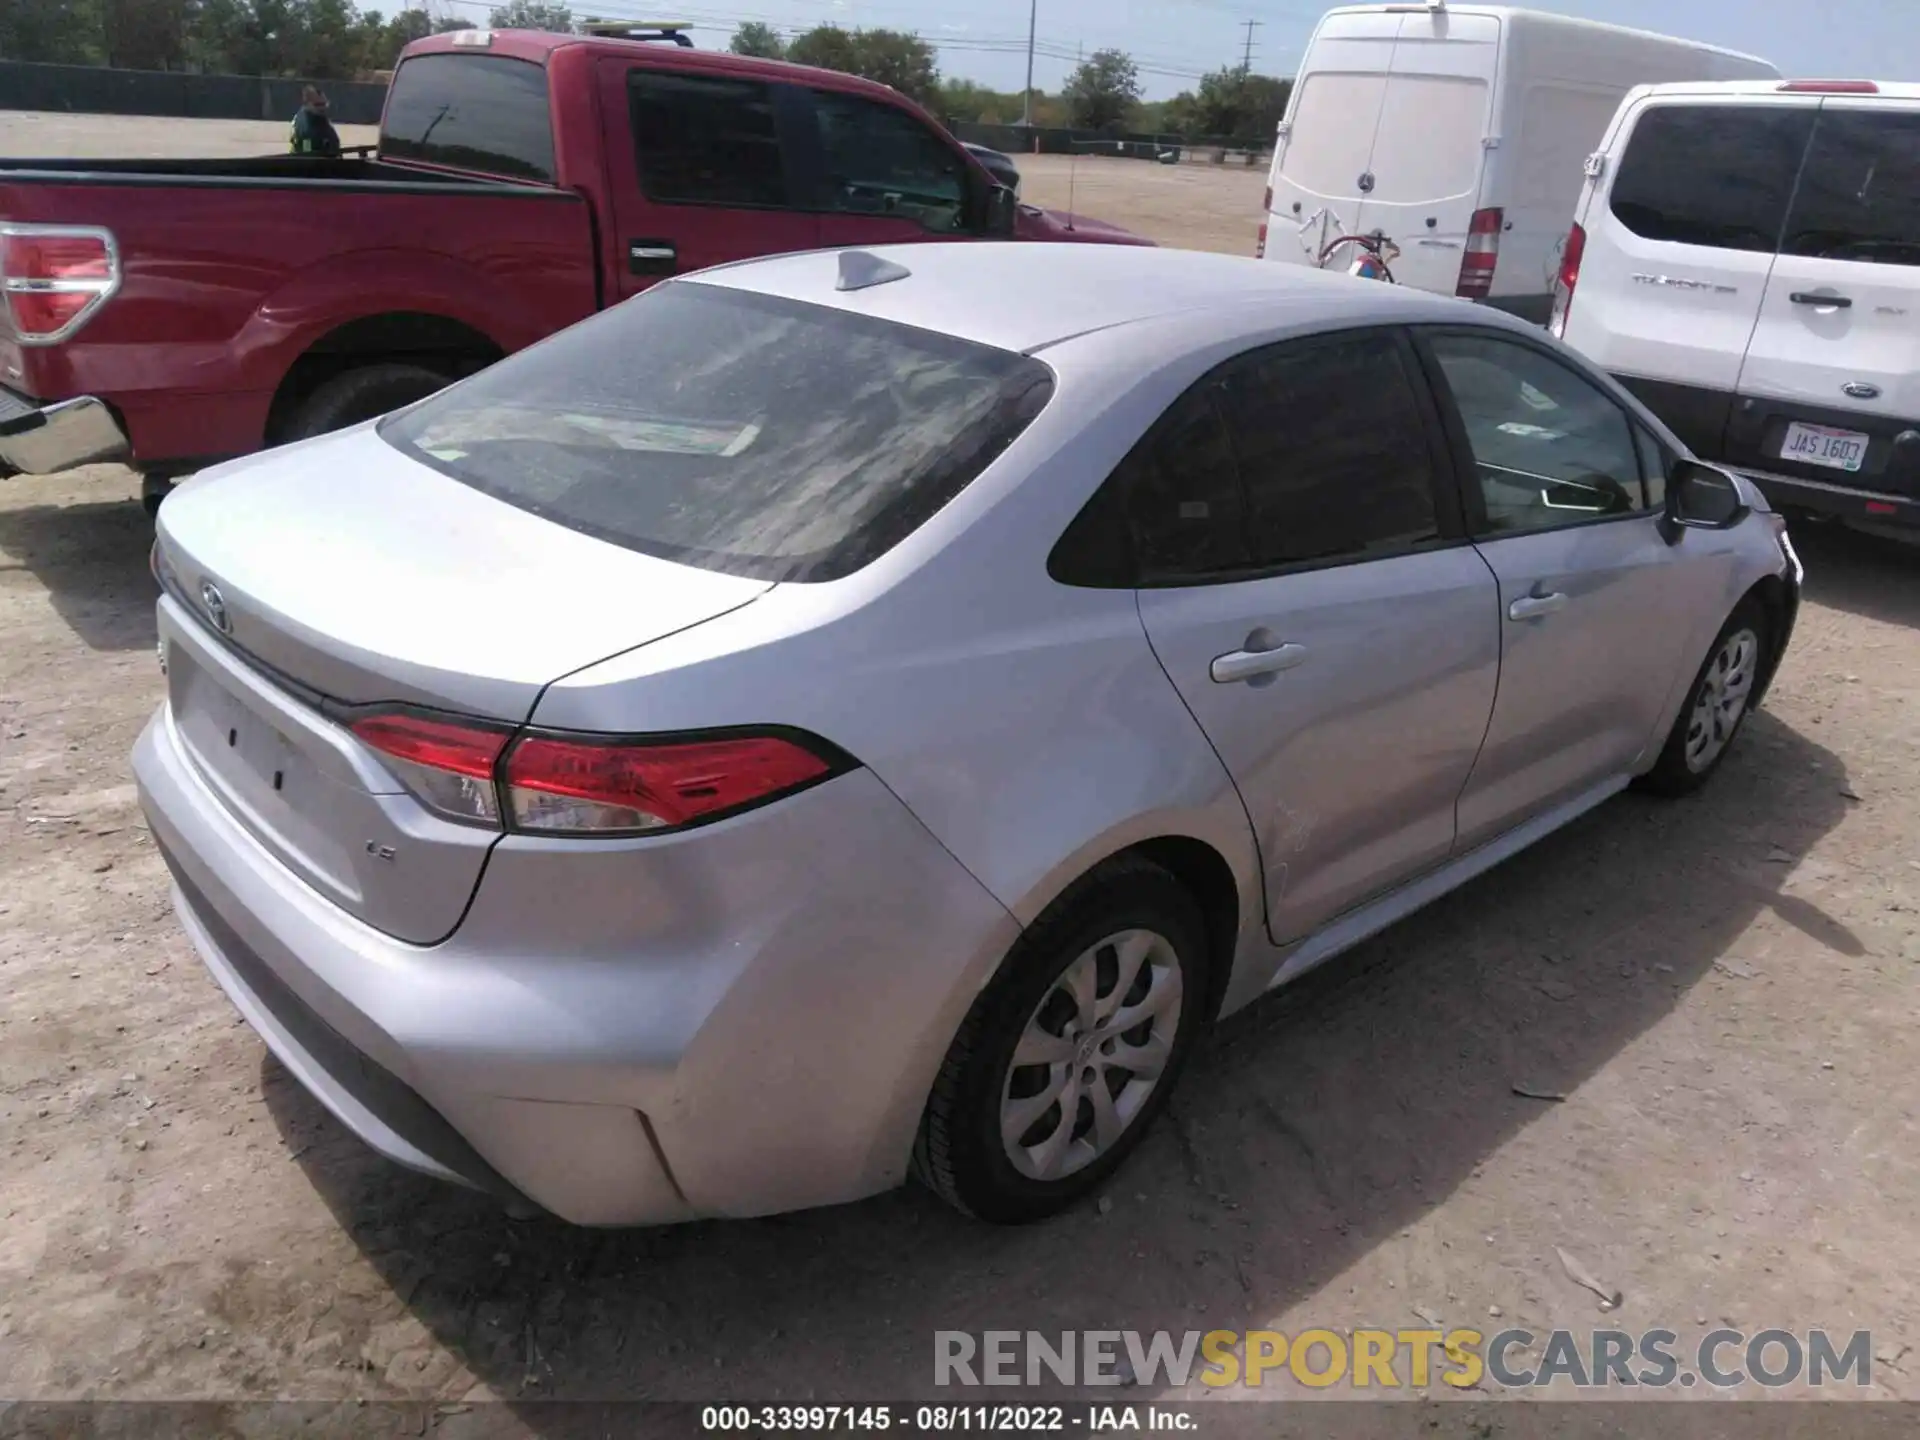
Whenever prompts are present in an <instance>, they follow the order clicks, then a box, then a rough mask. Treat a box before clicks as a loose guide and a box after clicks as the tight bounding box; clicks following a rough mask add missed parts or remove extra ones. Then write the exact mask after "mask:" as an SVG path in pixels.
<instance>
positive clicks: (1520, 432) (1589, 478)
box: [1429, 333, 1647, 534]
mask: <svg viewBox="0 0 1920 1440" xmlns="http://www.w3.org/2000/svg"><path fill="white" fill-rule="evenodd" d="M1429 343H1430V344H1431V346H1432V348H1433V354H1434V357H1435V359H1437V360H1438V361H1439V362H1440V369H1441V371H1442V372H1443V373H1444V374H1445V376H1446V380H1447V388H1448V389H1449V390H1450V391H1451V392H1452V398H1453V403H1454V405H1455V407H1456V408H1457V409H1458V411H1459V415H1460V422H1461V425H1462V426H1463V427H1464V428H1465V430H1466V434H1467V443H1468V445H1469V446H1470V447H1471V448H1472V451H1473V463H1474V471H1475V475H1476V478H1477V480H1478V482H1479V492H1480V499H1481V501H1482V504H1483V506H1484V509H1485V512H1486V524H1485V527H1484V528H1485V530H1486V531H1487V532H1490V533H1493V534H1504V533H1509V532H1514V531H1525V530H1551V529H1556V528H1558V527H1560V526H1563V525H1571V524H1577V523H1580V522H1582V521H1587V520H1594V519H1600V518H1603V517H1606V516H1614V515H1632V514H1637V513H1639V512H1641V511H1644V510H1645V509H1646V508H1647V490H1646V486H1645V484H1644V482H1643V481H1642V479H1641V474H1640V467H1641V461H1640V451H1639V443H1638V442H1637V441H1636V439H1635V436H1634V427H1633V426H1632V425H1631V424H1630V422H1629V421H1628V419H1627V413H1626V411H1625V410H1623V409H1621V407H1620V406H1619V405H1618V404H1616V403H1615V402H1614V400H1613V398H1612V397H1611V396H1609V395H1608V394H1606V393H1605V392H1604V391H1602V390H1601V389H1600V388H1599V387H1598V386H1596V385H1594V384H1593V383H1592V382H1591V381H1590V380H1587V379H1585V378H1584V377H1582V376H1580V375H1578V374H1576V373H1575V372H1574V371H1573V370H1570V369H1569V368H1567V367H1566V366H1565V365H1562V364H1561V363H1560V362H1559V361H1558V360H1555V359H1553V358H1552V357H1551V356H1549V355H1547V354H1545V353H1543V352H1542V351H1539V350H1536V349H1534V348H1533V347H1532V346H1530V345H1523V344H1520V343H1518V342H1515V341H1512V340H1506V339H1502V338H1500V337H1499V336H1494V335H1463V334H1458V333H1455V334H1441V335H1436V336H1434V337H1432V339H1431V340H1430V342H1429Z"/></svg>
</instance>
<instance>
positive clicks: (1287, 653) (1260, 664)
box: [1207, 645, 1307, 685]
mask: <svg viewBox="0 0 1920 1440" xmlns="http://www.w3.org/2000/svg"><path fill="white" fill-rule="evenodd" d="M1306 661H1307V647H1306V646H1304V645H1276V646H1275V647H1274V648H1273V649H1271V650H1233V651H1229V652H1228V653H1227V654H1225V655H1216V656H1214V658H1213V665H1212V666H1211V668H1210V669H1209V670H1208V672H1207V673H1208V674H1210V675H1212V676H1213V683H1214V684H1216V685H1232V684H1235V683H1236V682H1238V681H1241V680H1251V679H1253V678H1254V677H1255V676H1259V675H1277V674H1279V673H1280V672H1281V671H1282V670H1291V669H1293V667H1294V666H1296V665H1304V664H1306Z"/></svg>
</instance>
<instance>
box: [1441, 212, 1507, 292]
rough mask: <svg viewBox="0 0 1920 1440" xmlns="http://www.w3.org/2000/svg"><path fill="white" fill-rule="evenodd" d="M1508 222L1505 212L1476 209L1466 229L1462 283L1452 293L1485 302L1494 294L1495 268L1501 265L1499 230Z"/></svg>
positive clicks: (1461, 266) (1461, 262) (1462, 261)
mask: <svg viewBox="0 0 1920 1440" xmlns="http://www.w3.org/2000/svg"><path fill="white" fill-rule="evenodd" d="M1506 223H1507V212H1506V211H1504V210H1499V209H1494V210H1476V211H1474V212H1473V221H1472V223H1470V224H1469V225H1468V226H1467V251H1466V253H1465V254H1464V255H1462V256H1461V257H1460V283H1459V284H1458V285H1456V286H1454V289H1453V293H1454V294H1456V295H1458V296H1461V297H1462V298H1463V299H1467V300H1484V299H1486V298H1487V296H1488V295H1490V294H1492V293H1493V267H1494V266H1496V265H1498V264H1499V263H1500V230H1501V227H1502V226H1504V225H1505V224H1506Z"/></svg>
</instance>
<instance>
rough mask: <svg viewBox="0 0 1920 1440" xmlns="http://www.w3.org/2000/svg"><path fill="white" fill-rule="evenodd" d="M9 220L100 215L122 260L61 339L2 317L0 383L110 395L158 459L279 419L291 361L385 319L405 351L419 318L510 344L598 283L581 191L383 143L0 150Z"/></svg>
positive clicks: (124, 422)
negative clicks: (187, 156) (335, 153)
mask: <svg viewBox="0 0 1920 1440" xmlns="http://www.w3.org/2000/svg"><path fill="white" fill-rule="evenodd" d="M8 221H13V222H28V223H38V224H47V225H77V226H92V227H101V228H104V229H106V230H108V231H110V232H112V235H113V239H114V244H115V246H116V248H117V250H118V253H119V256H120V258H121V264H122V278H121V281H120V285H119V288H118V290H117V291H116V292H115V293H114V294H113V295H112V297H111V298H110V299H109V300H108V301H107V302H106V303H105V304H104V306H103V307H102V308H101V310H100V311H99V313H98V314H97V315H96V316H94V317H93V318H92V319H91V320H89V321H88V322H87V323H86V324H85V326H84V327H83V328H82V329H81V330H80V331H79V333H78V334H76V335H75V336H73V338H71V339H69V340H66V341H64V342H62V343H60V344H57V345H52V346H26V345H21V344H19V343H18V342H16V341H15V340H14V339H12V338H11V337H10V336H9V335H8V334H6V333H5V331H4V329H0V386H3V387H5V388H6V389H8V390H11V391H13V392H15V393H16V395H19V396H24V397H26V398H28V399H49V398H61V397H65V396H70V395H93V396H98V397H100V398H102V399H103V400H105V401H106V402H107V403H108V404H109V405H110V406H111V407H112V409H113V410H114V412H115V413H116V414H117V415H118V417H119V419H120V423H121V426H122V428H123V430H124V431H125V433H126V436H127V439H128V441H129V443H130V446H131V449H132V457H131V458H132V459H133V461H134V463H135V464H137V465H139V466H141V467H142V468H147V469H158V470H169V469H180V468H191V467H192V466H194V465H197V464H199V463H203V462H205V461H209V460H214V459H219V458H222V457H225V456H228V455H238V454H243V453H246V452H248V451H251V450H256V449H259V448H260V447H261V446H262V445H264V444H270V443H274V441H275V440H276V439H277V438H283V437H279V436H277V435H276V434H275V426H274V422H275V419H276V416H277V415H278V414H280V413H283V412H284V409H285V403H286V397H287V395H288V393H289V384H290V381H291V383H293V384H296V385H297V384H298V383H299V382H300V380H301V378H302V376H303V375H310V374H311V373H312V369H313V367H315V366H321V367H324V365H325V364H326V360H325V357H326V355H328V354H329V353H332V352H345V351H348V350H351V349H353V348H355V347H356V346H358V347H361V348H366V342H367V341H368V339H369V336H370V335H374V336H376V337H377V339H378V341H379V343H378V344H377V345H375V346H373V347H372V348H375V349H377V350H380V351H381V352H383V353H388V354H391V355H392V356H393V358H395V359H396V360H404V359H405V358H406V353H407V349H408V344H409V340H408V337H409V336H410V335H414V334H418V335H421V336H425V337H427V338H428V339H429V340H430V341H431V342H432V345H433V346H434V347H441V346H443V345H444V344H445V343H446V342H447V337H448V336H460V337H464V345H465V348H466V349H468V350H469V351H470V352H472V353H473V354H475V355H476V356H484V355H488V354H490V355H492V356H493V357H495V358H497V356H498V355H502V354H508V353H511V352H512V351H514V350H518V349H520V348H521V347H523V346H525V345H529V344H531V343H533V342H534V341H535V340H538V339H541V338H542V337H544V336H547V335H550V334H552V333H553V332H554V331H555V330H558V329H561V328H563V327H564V326H567V325H570V324H572V323H573V322H575V321H576V320H580V319H583V318H585V317H586V316H587V315H590V314H592V313H593V311H594V310H595V309H597V308H598V306H599V300H600V295H599V291H600V281H599V259H598V246H599V240H598V236H597V234H596V229H595V225H594V221H593V217H592V213H591V209H590V207H589V205H588V204H587V202H586V201H585V200H584V199H582V198H581V197H580V196H579V195H577V194H574V193H573V192H571V191H566V190H561V189H558V188H556V187H552V186H546V185H532V184H524V183H520V182H516V181H511V180H489V179H485V178H476V177H473V176H469V175H462V174H458V173H451V172H446V171H437V170H433V169H429V168H426V167H417V166H413V165H407V164H395V163H389V162H383V161H380V160H376V159H341V160H331V161H329V160H317V161H316V160H313V159H310V158H307V157H302V156H292V155H285V156H280V155H269V156H261V157H259V158H254V159H243V160H196V161H180V160H43V159H26V160H22V159H12V160H7V161H0V224H4V223H6V222H8ZM156 342H159V343H156ZM423 343H424V342H423ZM481 363H484V359H482V362H481ZM296 365H300V366H304V367H307V368H306V370H305V371H301V372H296V370H295V367H296ZM276 405H278V406H279V409H278V410H277V409H276Z"/></svg>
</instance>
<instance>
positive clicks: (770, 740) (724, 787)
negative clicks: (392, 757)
mask: <svg viewBox="0 0 1920 1440" xmlns="http://www.w3.org/2000/svg"><path fill="white" fill-rule="evenodd" d="M836 768H837V767H836V765H835V763H834V761H832V760H829V759H827V758H825V757H823V756H822V755H821V754H819V753H817V752H816V751H814V750H813V749H812V748H810V747H809V746H807V745H804V744H801V743H799V742H798V741H796V740H793V739H789V738H787V737H786V736H783V735H737V736H725V737H720V738H715V739H711V740H690V741H675V742H670V743H664V744H656V743H650V742H627V741H620V740H599V739H578V740H575V739H562V738H559V737H554V736H545V735H531V736H528V737H527V738H526V739H524V740H522V741H520V742H519V743H518V744H517V745H515V746H514V747H513V750H512V752H511V753H509V754H508V756H507V763H506V773H505V776H504V782H505V786H506V792H507V801H508V804H509V806H510V807H511V820H512V823H513V827H514V828H515V829H516V830H539V831H557V832H562V833H576V834H577V833H580V832H583V831H584V832H595V831H598V832H608V831H613V832H620V831H628V832H632V831H649V830H667V829H673V828H675V827H678V826H681V825H692V824H695V823H697V822H699V821H702V820H712V819H715V818H717V817H718V816H721V815H724V814H727V813H728V812H730V811H734V810H741V809H745V808H746V807H748V806H750V805H758V804H761V803H763V802H765V801H767V800H771V799H773V798H774V797H776V796H779V795H784V794H787V793H788V792H790V791H793V790H797V789H800V788H801V787H803V786H806V785H811V784H813V783H814V782H815V781H816V780H821V779H824V778H826V776H828V775H830V774H832V773H833V772H834V770H835V769H836Z"/></svg>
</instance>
